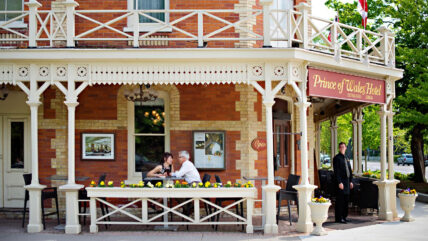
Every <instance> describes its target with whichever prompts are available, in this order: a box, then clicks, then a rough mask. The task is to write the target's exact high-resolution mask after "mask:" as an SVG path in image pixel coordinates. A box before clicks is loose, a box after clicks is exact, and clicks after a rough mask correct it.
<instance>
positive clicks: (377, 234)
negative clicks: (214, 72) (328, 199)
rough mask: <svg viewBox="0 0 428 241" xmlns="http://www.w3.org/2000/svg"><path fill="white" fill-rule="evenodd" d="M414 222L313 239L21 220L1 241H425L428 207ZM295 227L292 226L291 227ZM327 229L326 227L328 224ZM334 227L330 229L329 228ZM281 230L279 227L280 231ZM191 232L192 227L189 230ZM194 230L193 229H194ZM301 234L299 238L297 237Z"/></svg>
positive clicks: (4, 225)
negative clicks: (66, 227) (67, 229)
mask: <svg viewBox="0 0 428 241" xmlns="http://www.w3.org/2000/svg"><path fill="white" fill-rule="evenodd" d="M397 205H398V215H399V216H402V215H403V211H402V210H401V208H400V207H399V201H398V200H397ZM412 215H413V217H415V218H416V221H414V222H411V223H404V222H400V221H394V222H384V223H381V224H373V225H369V226H363V227H355V228H350V229H345V230H339V229H336V230H332V229H330V228H327V230H328V235H327V236H322V237H314V236H310V235H308V234H299V233H295V232H292V233H287V232H281V234H280V235H278V236H272V235H263V234H261V233H256V234H245V233H241V232H214V231H211V232H197V231H189V232H186V231H179V232H155V231H144V232H141V231H132V232H129V231H101V230H100V232H99V233H98V234H91V233H88V232H87V231H86V230H85V231H84V232H82V234H79V235H66V234H61V233H53V232H50V231H44V232H42V233H37V234H28V233H26V231H25V229H23V228H21V220H10V219H2V220H0V233H1V235H0V240H8V241H21V240H34V241H54V240H55V241H56V240H58V241H74V240H79V241H80V240H84V241H86V240H87V241H113V240H114V241H134V240H139V241H141V240H142V241H144V240H147V241H181V240H185V241H193V240H201V241H229V240H230V241H241V240H242V241H243V240H248V241H257V240H278V241H284V240H310V241H312V240H314V241H317V240H340V241H353V240H362V241H370V240H376V241H382V240H385V241H391V240H412V241H413V240H427V237H428V204H425V203H419V202H417V203H416V207H415V210H413V212H412ZM281 225H288V222H281ZM293 226H294V225H293ZM327 226H329V225H327ZM331 227H333V226H331ZM280 229H282V227H281V228H280ZM191 230H192V228H191ZM193 230H195V229H193ZM297 235H301V236H297Z"/></svg>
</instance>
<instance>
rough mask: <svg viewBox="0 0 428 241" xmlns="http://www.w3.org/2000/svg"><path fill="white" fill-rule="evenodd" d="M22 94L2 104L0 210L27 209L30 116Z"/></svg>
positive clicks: (0, 116) (14, 92)
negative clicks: (25, 184)
mask: <svg viewBox="0 0 428 241" xmlns="http://www.w3.org/2000/svg"><path fill="white" fill-rule="evenodd" d="M26 100H27V96H26V94H25V93H23V92H21V91H11V92H10V93H9V95H8V97H7V98H6V100H2V101H0V207H1V208H3V207H4V208H22V207H23V206H24V197H25V190H24V178H23V176H22V175H23V174H24V173H29V172H30V171H31V160H30V158H31V146H30V145H31V143H30V114H29V108H28V106H27V104H26V103H25V101H26Z"/></svg>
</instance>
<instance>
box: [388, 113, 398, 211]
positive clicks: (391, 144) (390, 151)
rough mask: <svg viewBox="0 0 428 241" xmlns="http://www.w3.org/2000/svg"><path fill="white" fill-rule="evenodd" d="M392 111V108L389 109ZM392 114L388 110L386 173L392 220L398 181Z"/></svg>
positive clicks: (395, 206) (395, 207)
mask: <svg viewBox="0 0 428 241" xmlns="http://www.w3.org/2000/svg"><path fill="white" fill-rule="evenodd" d="M391 109H392V107H391ZM393 117H394V112H392V110H390V111H389V112H388V172H389V186H390V187H389V207H390V208H391V212H392V218H393V219H394V218H396V217H398V214H397V201H396V190H397V184H398V183H399V182H400V181H399V180H395V179H394V175H393V173H394V133H393V129H394V124H393Z"/></svg>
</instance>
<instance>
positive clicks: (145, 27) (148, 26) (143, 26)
mask: <svg viewBox="0 0 428 241" xmlns="http://www.w3.org/2000/svg"><path fill="white" fill-rule="evenodd" d="M164 1H165V10H169V0H164ZM133 9H134V0H128V10H133ZM165 23H169V13H165ZM127 25H128V26H127V27H125V28H124V31H125V32H133V31H134V29H133V26H134V23H133V18H132V16H131V17H128V24H127ZM161 26H162V24H160V23H140V26H139V31H140V32H150V31H153V30H155V29H158V28H159V27H161ZM156 32H172V28H171V27H166V28H163V29H162V30H158V31H156Z"/></svg>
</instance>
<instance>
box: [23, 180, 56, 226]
mask: <svg viewBox="0 0 428 241" xmlns="http://www.w3.org/2000/svg"><path fill="white" fill-rule="evenodd" d="M23 177H24V182H25V185H30V184H31V179H32V174H31V173H29V174H24V175H23ZM41 198H42V218H43V219H42V221H43V229H46V222H45V217H46V216H50V215H54V214H56V217H57V222H58V224H59V207H58V191H57V188H56V187H47V188H44V189H42V196H41ZM49 199H55V206H56V212H51V213H45V204H44V203H45V200H49ZM28 200H30V193H29V192H28V190H25V199H24V210H23V217H22V227H24V225H25V213H26V212H27V201H28Z"/></svg>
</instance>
